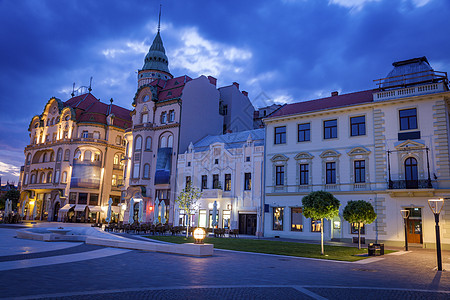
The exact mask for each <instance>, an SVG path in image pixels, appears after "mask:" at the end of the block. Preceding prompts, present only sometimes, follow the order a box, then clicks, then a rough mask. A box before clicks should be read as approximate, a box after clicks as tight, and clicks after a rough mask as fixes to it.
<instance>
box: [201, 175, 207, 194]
mask: <svg viewBox="0 0 450 300" xmlns="http://www.w3.org/2000/svg"><path fill="white" fill-rule="evenodd" d="M207 188H208V176H207V175H202V191H203V190H205V189H207Z"/></svg>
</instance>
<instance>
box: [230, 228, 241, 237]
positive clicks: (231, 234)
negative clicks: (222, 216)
mask: <svg viewBox="0 0 450 300" xmlns="http://www.w3.org/2000/svg"><path fill="white" fill-rule="evenodd" d="M228 236H229V237H231V236H234V237H238V236H239V229H231V230H230V233H229V234H228Z"/></svg>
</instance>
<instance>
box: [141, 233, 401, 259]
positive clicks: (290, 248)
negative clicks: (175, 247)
mask: <svg viewBox="0 0 450 300" xmlns="http://www.w3.org/2000/svg"><path fill="white" fill-rule="evenodd" d="M147 237H148V238H150V239H155V240H159V241H164V242H169V243H175V244H183V243H193V242H194V238H192V237H189V239H186V237H184V236H147ZM205 243H208V244H214V248H217V249H227V250H237V251H246V252H257V253H268V254H279V255H289V256H299V257H310V258H320V259H333V260H344V261H357V260H361V259H365V258H367V257H365V256H363V257H361V256H355V255H358V254H364V253H367V247H366V248H364V249H360V250H358V248H355V247H341V246H327V245H325V255H320V244H318V245H314V244H303V243H295V242H281V241H267V240H257V239H239V238H237V239H236V238H213V237H211V238H205ZM390 252H393V251H389V250H385V253H390Z"/></svg>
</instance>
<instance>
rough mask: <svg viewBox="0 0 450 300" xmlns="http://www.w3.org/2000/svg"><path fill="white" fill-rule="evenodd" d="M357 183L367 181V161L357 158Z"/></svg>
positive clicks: (355, 164)
mask: <svg viewBox="0 0 450 300" xmlns="http://www.w3.org/2000/svg"><path fill="white" fill-rule="evenodd" d="M354 166H355V183H363V182H366V161H364V160H355V162H354Z"/></svg>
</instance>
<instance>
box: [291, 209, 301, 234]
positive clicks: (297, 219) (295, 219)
mask: <svg viewBox="0 0 450 300" xmlns="http://www.w3.org/2000/svg"><path fill="white" fill-rule="evenodd" d="M291 231H303V209H302V208H301V207H292V208H291Z"/></svg>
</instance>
